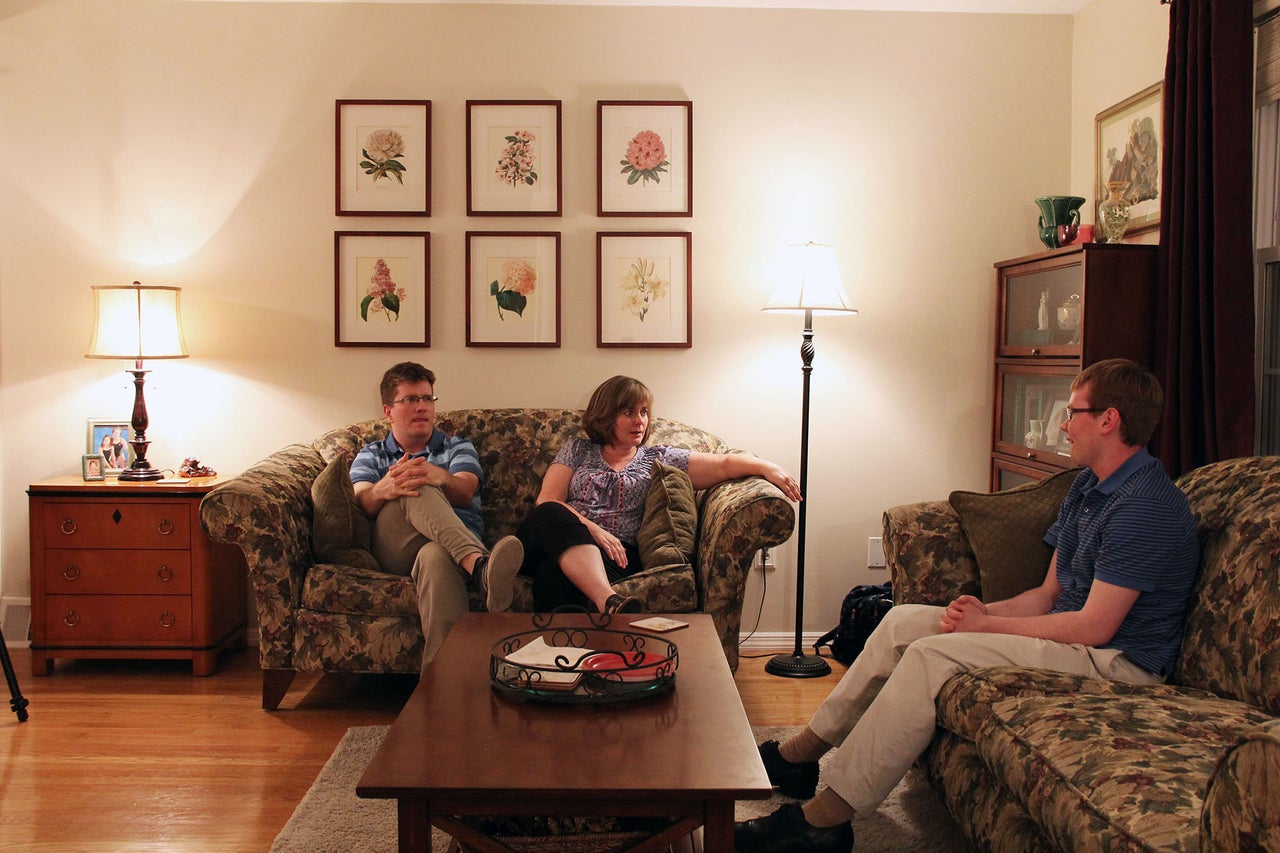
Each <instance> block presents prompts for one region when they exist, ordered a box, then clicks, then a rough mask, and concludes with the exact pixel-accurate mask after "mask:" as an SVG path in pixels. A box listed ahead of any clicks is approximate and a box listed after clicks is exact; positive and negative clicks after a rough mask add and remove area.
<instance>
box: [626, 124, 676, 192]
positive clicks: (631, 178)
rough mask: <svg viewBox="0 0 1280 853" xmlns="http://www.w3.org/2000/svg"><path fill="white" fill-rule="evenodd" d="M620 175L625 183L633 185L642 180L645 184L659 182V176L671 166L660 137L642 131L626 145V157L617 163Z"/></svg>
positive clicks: (653, 132)
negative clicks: (620, 168)
mask: <svg viewBox="0 0 1280 853" xmlns="http://www.w3.org/2000/svg"><path fill="white" fill-rule="evenodd" d="M619 162H620V163H621V165H622V174H624V175H626V176H627V183H628V184H634V183H636V182H637V181H641V180H643V181H644V182H645V183H646V184H647V183H648V182H649V181H653V182H654V183H655V184H656V183H660V182H661V178H660V177H659V174H660V173H661V172H665V171H667V170H666V167H667V166H670V165H671V161H670V160H668V159H667V146H666V144H665V143H663V141H662V137H661V136H659V135H658V134H657V133H656V132H655V131H652V130H642V131H640V132H639V133H637V134H636V135H635V136H633V137H631V141H630V142H629V143H627V156H626V158H625V159H623V160H621V161H619Z"/></svg>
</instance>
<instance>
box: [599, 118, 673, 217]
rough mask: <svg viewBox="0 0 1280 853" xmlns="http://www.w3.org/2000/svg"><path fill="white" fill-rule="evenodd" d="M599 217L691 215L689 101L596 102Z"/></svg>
mask: <svg viewBox="0 0 1280 853" xmlns="http://www.w3.org/2000/svg"><path fill="white" fill-rule="evenodd" d="M596 164H597V166H596V173H597V183H596V186H597V193H596V207H597V212H598V213H599V215H600V216H693V102H692V101H597V102H596Z"/></svg>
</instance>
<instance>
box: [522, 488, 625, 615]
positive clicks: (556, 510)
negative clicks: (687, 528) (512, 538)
mask: <svg viewBox="0 0 1280 853" xmlns="http://www.w3.org/2000/svg"><path fill="white" fill-rule="evenodd" d="M516 536H517V537H518V538H519V539H520V544H522V545H523V546H524V565H523V566H522V567H521V568H520V573H521V574H523V575H530V576H532V577H533V606H534V607H535V608H537V609H538V610H539V611H542V612H546V611H548V610H553V609H555V608H557V607H560V606H561V605H564V604H574V605H577V606H579V607H584V608H586V609H587V610H595V604H594V603H593V602H592V601H591V600H590V599H588V598H587V597H586V596H585V595H583V594H582V591H581V590H580V589H578V588H577V587H576V586H574V584H573V581H571V580H569V579H568V578H567V577H565V575H564V572H563V571H561V569H560V555H561V554H563V553H564V552H565V551H567V550H569V549H570V548H573V547H575V546H577V545H591V546H593V547H596V548H599V546H598V545H596V540H595V539H593V538H592V537H591V531H590V530H588V529H587V526H586V525H585V524H583V523H582V520H581V519H580V518H578V516H576V515H574V514H573V512H572V511H571V510H570V509H569V508H568V507H566V506H565V505H564V504H559V503H551V502H548V503H544V504H538V505H537V506H536V507H534V508H533V512H531V513H529V515H528V516H527V517H526V518H525V520H524V521H523V522H521V524H520V528H519V529H518V530H516ZM622 544H623V547H625V548H626V549H627V567H626V568H625V569H624V568H622V567H621V566H619V565H618V564H617V563H615V562H614V561H613V560H611V559H610V558H609V556H608V555H607V554H605V553H604V552H603V551H601V552H600V556H601V558H602V559H603V560H604V571H605V575H606V576H607V577H608V578H609V583H611V584H612V583H615V582H617V581H619V580H622V579H623V578H625V577H627V576H629V575H633V574H635V573H636V572H638V571H640V549H639V548H638V547H636V545H635V543H633V542H623V543H622Z"/></svg>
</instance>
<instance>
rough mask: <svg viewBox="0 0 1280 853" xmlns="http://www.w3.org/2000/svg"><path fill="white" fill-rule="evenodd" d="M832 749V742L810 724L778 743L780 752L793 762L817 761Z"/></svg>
mask: <svg viewBox="0 0 1280 853" xmlns="http://www.w3.org/2000/svg"><path fill="white" fill-rule="evenodd" d="M830 751H831V744H829V743H827V742H826V741H825V740H823V739H822V738H820V737H818V736H817V735H815V734H814V733H813V729H811V728H809V727H808V726H805V727H804V728H803V729H801V730H800V731H798V732H796V733H795V734H794V735H792V736H791V737H789V738H787V739H786V740H785V741H783V742H782V743H780V744H778V754H779V755H781V756H782V757H783V758H785V759H786V760H787V761H790V762H791V763H792V764H801V763H803V762H806V761H817V760H818V759H819V758H821V757H822V756H824V755H826V754H827V753H828V752H830Z"/></svg>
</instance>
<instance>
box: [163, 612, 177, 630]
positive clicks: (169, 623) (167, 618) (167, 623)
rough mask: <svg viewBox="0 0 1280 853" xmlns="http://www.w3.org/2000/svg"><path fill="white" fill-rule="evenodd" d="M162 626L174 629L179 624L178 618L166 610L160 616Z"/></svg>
mask: <svg viewBox="0 0 1280 853" xmlns="http://www.w3.org/2000/svg"><path fill="white" fill-rule="evenodd" d="M160 624H161V625H162V626H164V627H165V628H172V627H173V626H174V625H176V624H178V617H177V616H174V615H173V614H172V613H170V612H169V611H168V610H166V611H164V612H163V613H161V614H160Z"/></svg>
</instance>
